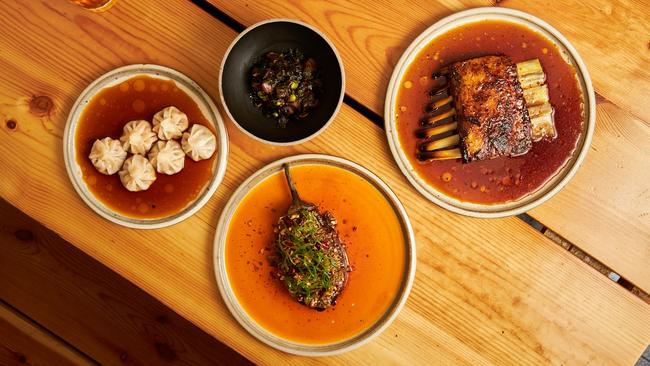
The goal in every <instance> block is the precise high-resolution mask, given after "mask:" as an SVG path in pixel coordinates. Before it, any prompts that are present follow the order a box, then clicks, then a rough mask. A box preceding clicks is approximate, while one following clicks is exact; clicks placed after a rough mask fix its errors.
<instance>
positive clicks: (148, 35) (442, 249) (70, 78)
mask: <svg viewBox="0 0 650 366" xmlns="http://www.w3.org/2000/svg"><path fill="white" fill-rule="evenodd" d="M0 3H1V5H2V6H3V9H4V11H3V12H2V13H0V20H2V21H3V23H4V24H13V21H14V20H16V19H19V20H20V24H21V28H20V31H18V28H16V29H13V30H12V31H11V32H5V33H2V34H0V49H2V50H3V56H4V57H2V58H0V69H2V70H7V71H6V72H5V73H3V74H2V75H0V80H1V81H2V85H3V87H2V88H0V139H2V142H3V143H2V144H0V163H1V164H2V166H3V167H4V170H3V179H2V180H0V195H1V196H2V197H3V198H5V199H6V200H8V201H9V202H10V203H12V204H13V205H14V206H17V207H18V208H20V209H21V210H23V211H24V212H26V213H28V214H29V215H30V216H32V217H33V218H35V219H37V220H38V221H40V222H42V223H44V224H45V225H46V226H48V227H49V228H51V229H53V230H54V231H56V232H57V233H59V234H60V235H61V236H62V237H63V238H64V239H66V240H68V241H70V242H71V243H73V244H74V245H76V246H77V247H78V248H80V249H81V250H83V251H84V252H86V253H87V254H89V255H91V256H92V257H94V258H95V259H97V260H99V261H100V262H102V263H103V264H105V265H107V266H108V267H110V268H111V269H113V270H115V271H116V272H118V273H119V274H121V275H122V276H124V277H126V278H127V279H129V280H131V281H132V282H134V283H135V284H136V285H138V286H140V287H141V288H142V289H144V290H145V291H147V292H148V293H150V294H152V295H153V296H154V297H156V298H158V299H159V300H161V301H162V302H163V303H165V304H166V305H167V306H169V307H170V308H172V309H173V310H174V311H176V312H177V313H179V314H180V315H182V316H184V317H185V318H187V319H188V320H190V321H192V322H193V323H194V324H196V325H198V326H199V327H201V328H202V329H204V330H205V331H206V332H208V333H210V334H212V335H213V336H215V337H216V338H218V339H219V340H221V341H222V342H224V343H226V344H227V345H229V346H231V347H233V348H235V349H236V350H237V351H239V352H240V353H242V354H244V355H245V356H246V357H247V358H249V359H251V360H252V361H254V362H256V363H263V364H279V363H287V364H289V363H298V362H301V361H304V359H303V358H300V357H296V356H291V355H287V354H284V353H281V352H278V351H275V350H273V349H271V348H269V347H267V346H264V345H263V344H261V343H260V342H257V341H256V340H254V339H253V338H252V337H251V336H250V335H248V334H247V333H246V332H245V331H244V330H243V328H241V327H240V326H239V325H238V324H237V323H236V322H235V321H234V320H233V318H232V317H231V316H230V314H229V313H228V311H227V309H226V307H225V306H224V304H223V302H222V301H221V299H220V297H219V294H218V291H217V287H216V284H215V281H214V274H213V266H212V263H211V258H212V246H213V243H212V240H213V236H214V230H215V223H216V221H217V218H218V216H219V214H220V212H221V209H222V208H223V205H224V204H225V202H226V200H227V198H228V197H229V195H230V194H231V193H232V191H233V190H234V189H235V188H236V187H237V186H238V185H239V184H240V183H241V182H242V181H243V180H244V179H245V178H246V177H247V176H248V175H250V174H251V173H252V172H253V171H254V170H255V169H257V168H259V167H261V166H262V165H264V164H265V163H268V162H270V161H273V160H275V159H277V158H280V157H284V156H288V155H293V154H296V153H301V152H322V153H329V154H334V155H338V156H342V157H345V158H349V159H351V160H353V161H355V162H358V163H360V164H362V165H364V166H366V167H368V168H369V169H370V170H372V171H373V172H375V173H376V174H377V175H379V176H380V177H381V178H382V179H383V180H384V181H385V182H387V183H388V184H389V186H390V187H392V188H393V190H394V191H395V192H396V194H397V195H398V197H399V198H400V199H401V200H402V202H403V203H404V205H405V206H406V208H407V211H408V214H409V216H410V217H411V220H412V223H413V226H414V228H415V231H416V239H417V242H418V264H417V266H418V267H417V268H418V272H417V275H416V280H415V283H414V286H413V291H412V293H411V297H410V298H409V300H408V302H407V304H406V307H405V308H404V310H403V311H402V312H401V313H400V315H399V316H398V317H397V319H396V321H395V322H394V323H393V325H392V326H391V327H389V328H388V329H387V330H386V331H385V332H384V333H383V334H382V335H381V336H380V337H378V338H377V339H376V340H374V341H373V342H371V343H369V344H368V345H366V346H364V347H362V348H360V349H358V350H356V351H353V352H350V353H347V354H344V355H341V356H336V357H329V358H319V359H314V360H311V361H312V362H313V363H315V364H318V363H323V364H324V363H328V364H350V363H367V364H374V363H377V362H380V361H381V362H384V363H406V364H410V363H427V362H430V361H431V360H436V361H437V362H439V363H441V364H450V363H454V364H471V365H477V364H517V365H522V364H540V363H549V364H562V363H565V364H585V363H591V364H612V363H621V364H632V363H634V362H635V361H636V360H637V359H638V357H639V355H640V354H641V352H642V351H643V349H645V347H646V345H647V344H648V343H650V329H649V328H648V327H647V326H646V324H648V323H650V307H648V306H647V304H645V303H643V302H641V301H640V300H639V299H638V298H636V297H635V296H633V295H632V294H630V293H629V292H627V291H625V290H624V289H622V288H621V287H620V286H618V285H617V284H615V283H613V282H611V281H609V280H608V279H606V278H605V277H604V276H602V275H600V274H599V273H597V272H595V271H593V270H592V269H591V268H589V267H588V266H587V265H586V264H584V263H582V262H581V261H580V260H579V259H577V258H575V257H573V256H572V255H571V254H570V253H568V252H567V251H564V250H561V249H560V248H558V247H557V246H556V245H555V244H554V243H552V242H551V241H550V240H548V239H547V238H545V237H544V236H543V235H541V234H540V233H539V232H537V231H535V230H533V229H532V228H531V227H530V226H528V225H526V224H525V223H523V222H522V221H520V220H518V219H516V218H510V219H504V220H489V221H488V220H475V219H469V218H465V217H460V216H457V215H452V214H450V213H448V212H446V211H444V210H442V209H440V208H438V207H437V206H435V205H433V204H429V203H427V202H424V201H423V200H422V198H421V197H420V196H419V195H418V194H417V193H416V192H415V190H414V189H413V188H411V187H410V186H409V185H408V183H407V182H406V180H405V179H404V178H403V177H402V175H401V174H400V172H399V170H398V169H397V167H396V166H395V164H394V162H393V160H392V157H391V156H390V154H389V152H388V149H387V146H386V144H385V137H384V133H383V131H382V130H381V129H379V128H378V127H376V126H374V125H372V124H371V123H370V122H369V121H368V120H366V119H364V118H363V117H362V116H361V115H359V114H358V113H356V112H355V111H354V110H352V109H351V108H349V107H347V106H344V107H343V108H342V110H341V113H340V115H339V116H338V117H337V118H336V120H335V121H334V123H333V124H332V126H331V127H330V128H328V130H326V131H325V132H324V133H323V134H322V135H321V136H319V137H318V138H316V139H314V140H312V141H311V142H309V143H306V144H303V145H300V146H296V147H288V148H279V147H271V146H267V145H263V144H260V143H257V142H255V141H253V140H252V139H250V138H248V137H246V136H245V135H243V134H242V133H241V132H239V131H238V130H237V129H236V128H235V127H233V125H232V122H230V121H227V125H228V132H229V137H230V143H231V145H230V147H231V155H230V157H229V159H228V164H229V165H228V171H227V174H226V178H225V180H224V182H223V184H222V185H221V187H219V189H218V190H217V192H216V194H215V195H214V196H213V198H212V199H211V200H210V201H209V203H208V204H207V205H206V206H205V207H204V208H203V209H202V210H200V211H199V212H198V213H197V214H196V215H195V216H193V217H191V218H190V219H188V220H186V221H184V222H182V223H179V224H177V225H175V226H173V227H170V228H166V229H160V230H153V231H137V230H132V229H127V228H123V227H119V226H116V225H114V224H111V223H109V222H107V221H105V220H103V219H101V218H100V217H98V216H97V215H95V214H94V213H93V212H92V211H91V210H90V209H89V208H87V207H86V206H85V205H84V203H83V202H82V201H81V199H79V197H77V195H76V194H75V192H74V190H73V189H72V187H71V184H70V183H69V181H68V178H67V175H66V173H65V168H64V163H63V161H62V146H61V135H62V131H63V128H64V125H65V119H66V116H67V112H68V111H69V109H70V107H71V105H72V103H73V101H74V100H75V99H76V97H77V95H78V94H79V93H80V92H81V90H83V88H85V86H86V85H87V84H88V83H89V82H91V81H92V80H94V79H95V78H96V77H98V76H99V75H101V74H102V73H103V72H106V71H108V70H110V69H112V68H115V67H117V66H121V65H124V64H129V63H140V62H152V63H159V64H162V65H165V66H169V67H173V68H176V69H178V70H180V71H181V72H184V73H186V74H187V75H188V76H190V77H191V78H193V79H194V80H196V81H197V82H198V83H199V84H200V85H202V86H203V87H204V88H205V89H206V90H207V91H208V93H209V94H211V95H212V96H213V97H214V98H215V99H217V98H216V96H217V68H218V65H219V62H220V61H221V57H222V55H223V52H224V51H225V49H226V47H227V46H228V44H229V43H230V42H231V41H232V40H233V39H234V37H235V36H236V34H235V33H234V32H233V31H232V30H230V29H228V28H227V27H226V26H225V25H224V24H222V23H220V22H219V21H217V20H216V19H214V18H213V17H211V16H209V15H208V14H207V13H205V12H203V11H202V10H201V9H199V8H198V7H196V6H194V5H193V4H191V3H188V2H185V1H180V0H178V1H169V2H168V3H166V4H161V3H160V2H158V1H155V0H144V1H135V0H133V1H129V0H122V1H120V2H119V3H118V5H117V6H115V7H114V8H113V9H112V10H111V11H110V12H109V13H105V14H100V15H97V14H91V13H88V12H84V11H82V10H80V9H78V8H76V7H74V6H71V5H69V4H67V3H65V2H63V3H55V4H53V3H52V2H50V1H40V2H29V3H26V2H25V3H22V2H21V3H16V2H9V1H5V0H3V1H1V2H0ZM170 9H173V12H172V11H170ZM42 29H48V32H47V33H44V32H42V31H41V30H42ZM36 54H37V55H38V57H34V55H36ZM35 101H38V103H36V102H35Z"/></svg>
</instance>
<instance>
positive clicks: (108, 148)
mask: <svg viewBox="0 0 650 366" xmlns="http://www.w3.org/2000/svg"><path fill="white" fill-rule="evenodd" d="M88 157H89V158H90V161H91V162H92V163H93V165H94V166H95V169H97V170H98V171H99V172H100V173H102V174H106V175H112V174H115V173H117V171H118V170H120V168H121V167H122V164H124V159H126V151H124V149H123V148H122V144H120V142H119V141H118V140H113V139H112V138H110V137H104V138H103V139H101V140H95V142H94V143H93V147H92V149H91V150H90V155H88Z"/></svg>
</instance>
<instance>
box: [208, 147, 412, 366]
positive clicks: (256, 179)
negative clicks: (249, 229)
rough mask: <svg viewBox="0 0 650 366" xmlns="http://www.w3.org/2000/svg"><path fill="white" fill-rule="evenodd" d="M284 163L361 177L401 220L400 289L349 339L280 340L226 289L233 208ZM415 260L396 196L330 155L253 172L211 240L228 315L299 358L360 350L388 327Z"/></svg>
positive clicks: (408, 285) (409, 231) (405, 218)
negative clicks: (402, 262)
mask: <svg viewBox="0 0 650 366" xmlns="http://www.w3.org/2000/svg"><path fill="white" fill-rule="evenodd" d="M284 163H290V164H291V166H299V165H313V164H323V165H331V166H336V167H339V168H343V169H346V170H348V171H350V172H352V173H354V174H356V175H358V176H360V177H362V178H364V179H365V180H366V181H368V182H369V183H371V184H372V185H373V186H374V187H375V188H377V189H378V190H379V191H380V192H382V194H383V195H384V197H385V198H386V200H388V202H390V203H391V205H392V206H393V209H394V210H395V213H396V214H397V217H399V219H400V221H401V225H402V231H403V233H404V243H405V245H406V248H405V253H406V260H405V268H404V275H403V280H402V285H401V287H400V290H399V292H398V294H397V295H396V296H395V299H394V300H393V303H392V305H391V306H390V308H389V309H388V310H387V311H386V313H385V314H384V315H383V316H382V317H381V318H380V319H379V320H378V321H377V322H375V323H374V324H373V325H372V326H370V327H369V328H368V329H366V330H365V331H363V332H362V333H361V334H359V335H357V336H355V337H353V338H351V339H347V340H343V341H340V342H336V343H331V344H325V345H309V344H303V343H297V342H292V341H288V340H286V339H283V338H281V337H279V336H277V335H275V334H273V333H271V332H269V331H268V330H266V329H264V328H263V327H262V326H260V325H259V324H258V323H257V322H256V321H255V320H254V319H253V318H251V317H250V316H249V315H248V314H247V313H246V311H245V310H244V309H243V308H242V306H241V305H240V304H239V301H238V300H237V297H236V296H235V294H234V293H233V290H232V288H231V286H230V282H229V280H228V271H227V270H226V263H225V248H226V245H225V244H226V236H227V234H228V228H229V226H230V220H231V218H232V216H233V214H234V213H235V211H236V209H237V207H238V206H239V204H240V203H241V201H242V199H244V197H246V195H247V194H248V192H250V191H251V190H252V189H253V188H254V187H255V186H257V185H258V184H259V183H260V182H262V181H264V180H265V179H266V178H267V177H269V176H271V175H273V174H275V173H277V172H279V171H281V170H282V164H284ZM415 259H416V258H415V237H414V235H413V229H412V228H411V223H410V221H409V219H408V216H407V215H406V211H405V210H404V207H403V206H402V204H401V203H400V201H399V200H398V199H397V196H395V194H394V193H393V192H392V191H391V190H390V188H388V186H387V185H386V183H384V182H382V181H381V180H380V179H379V178H378V177H377V176H376V175H375V174H373V173H372V172H370V171H369V170H368V169H366V168H364V167H362V166H360V165H359V164H356V163H353V162H351V161H349V160H345V159H342V158H339V157H334V156H330V155H320V154H305V155H297V156H291V157H288V158H284V159H281V160H278V161H275V162H273V163H271V164H269V165H267V166H265V167H263V168H262V169H260V170H258V171H257V172H255V173H254V174H253V175H251V176H250V177H249V178H248V179H246V181H244V183H242V184H241V185H240V186H239V188H237V190H236V191H235V193H233V195H232V197H230V200H228V203H226V206H225V208H224V209H223V212H222V213H221V217H220V218H219V223H218V225H217V232H216V234H215V237H214V270H215V275H216V277H217V285H218V286H219V291H220V292H221V297H222V298H223V300H224V302H225V303H226V306H227V307H228V309H229V310H230V312H231V313H232V315H233V316H234V317H235V319H236V320H237V321H238V322H239V324H241V326H242V327H244V329H246V330H247V331H248V332H249V333H250V334H252V335H253V336H254V337H255V338H257V339H259V340H260V341H262V342H264V343H266V344H268V345H269V346H271V347H273V348H276V349H279V350H281V351H284V352H288V353H293V354H297V355H303V356H327V355H334V354H339V353H343V352H347V351H350V350H352V349H355V348H357V347H360V346H361V345H363V344H365V343H367V342H369V341H370V340H371V339H372V338H374V337H376V336H378V335H379V334H380V333H381V332H382V331H383V330H384V329H386V328H387V327H388V326H389V325H390V323H391V322H392V321H393V319H395V317H396V316H397V314H398V313H399V311H400V310H401V309H402V307H403V306H404V303H405V302H406V299H407V297H408V295H409V292H410V291H411V286H412V284H413V278H414V276H415V262H416V260H415Z"/></svg>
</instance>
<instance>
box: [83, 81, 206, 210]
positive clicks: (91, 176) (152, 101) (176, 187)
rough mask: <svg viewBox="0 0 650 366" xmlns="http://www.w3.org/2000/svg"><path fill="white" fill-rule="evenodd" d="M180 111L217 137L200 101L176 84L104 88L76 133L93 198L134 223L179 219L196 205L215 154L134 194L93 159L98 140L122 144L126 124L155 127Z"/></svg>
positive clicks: (187, 164) (129, 83) (136, 83)
mask: <svg viewBox="0 0 650 366" xmlns="http://www.w3.org/2000/svg"><path fill="white" fill-rule="evenodd" d="M168 106H176V107H177V108H178V109H180V110H181V111H183V112H184V113H185V114H187V117H188V120H189V124H190V127H191V126H192V124H194V123H200V124H202V125H204V126H206V127H208V128H210V130H211V131H212V133H214V134H215V135H216V133H215V131H214V128H213V126H212V124H211V123H210V122H209V121H208V120H206V118H205V117H204V116H203V114H202V113H201V110H200V109H199V107H198V106H197V105H196V102H194V100H192V98H191V97H190V96H189V95H187V94H186V93H185V92H184V91H183V90H181V89H180V88H178V87H177V86H176V84H175V83H174V81H172V80H162V79H156V78H151V77H148V76H136V77H133V78H131V79H128V80H125V81H124V82H122V83H120V84H118V85H115V86H112V87H108V88H105V89H102V90H101V91H100V92H99V93H97V95H95V96H94V97H93V98H92V99H91V100H90V102H89V103H88V105H87V106H86V108H85V110H84V112H83V114H82V115H81V117H80V119H79V122H78V126H77V132H76V137H75V138H76V143H77V156H76V158H77V163H78V164H79V166H80V167H81V171H82V174H83V179H84V181H85V182H86V185H87V187H88V189H89V190H90V191H91V193H92V194H93V195H94V196H95V197H96V198H97V199H99V200H100V201H101V202H102V203H103V204H104V205H106V206H108V207H110V208H111V209H112V210H115V211H117V212H119V213H121V214H123V215H125V216H128V217H133V218H144V219H152V218H161V217H167V216H171V215H174V214H176V213H178V212H180V211H181V210H183V208H185V207H186V206H187V205H188V204H190V203H191V202H193V201H194V200H195V199H196V198H197V197H198V195H199V194H200V193H201V191H202V190H203V188H204V187H205V186H206V184H207V183H208V181H210V179H211V177H212V168H213V165H214V159H215V156H216V153H215V155H213V156H212V157H211V158H210V159H206V160H202V161H199V162H195V161H194V160H192V159H190V158H188V157H186V158H185V166H184V168H183V170H181V171H180V172H179V173H177V174H174V175H166V174H161V173H156V181H155V182H154V183H153V184H152V185H151V187H149V189H148V190H146V191H141V192H130V191H129V190H127V189H126V188H124V186H123V185H122V183H121V182H120V177H119V175H118V174H117V173H116V174H113V175H104V174H101V173H99V172H98V171H97V170H96V169H95V167H94V166H93V165H92V162H91V161H90V159H89V158H88V155H89V154H90V150H91V148H92V145H93V143H94V142H95V140H96V139H101V138H104V137H107V136H108V137H111V138H113V139H119V137H120V136H121V135H122V128H123V127H124V125H125V124H126V123H127V122H129V121H132V120H137V119H144V120H147V121H149V122H151V120H152V118H153V115H154V114H155V113H156V112H158V111H159V110H161V109H163V108H165V107H168Z"/></svg>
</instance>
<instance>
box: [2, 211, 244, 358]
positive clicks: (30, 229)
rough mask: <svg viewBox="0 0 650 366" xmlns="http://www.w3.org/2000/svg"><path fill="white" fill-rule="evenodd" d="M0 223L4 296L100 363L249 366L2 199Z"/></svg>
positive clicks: (238, 356) (221, 345)
mask: <svg viewBox="0 0 650 366" xmlns="http://www.w3.org/2000/svg"><path fill="white" fill-rule="evenodd" d="M0 222H1V223H2V224H0V242H2V243H3V244H2V245H1V246H0V298H2V299H3V300H4V301H6V302H8V303H10V304H11V305H12V306H14V307H16V308H18V309H20V311H21V312H23V313H25V314H27V315H28V316H29V317H30V318H31V319H33V320H35V321H37V322H38V323H39V324H40V325H42V326H44V327H46V328H47V329H48V330H50V331H52V332H54V333H55V334H56V335H57V336H59V337H61V338H63V339H65V340H66V341H67V342H68V343H70V344H73V345H74V346H75V347H76V348H77V349H79V350H81V351H82V352H84V353H85V354H86V355H89V356H91V357H92V358H93V359H94V360H95V361H98V362H99V363H101V364H103V365H112V364H120V363H124V362H128V364H130V365H159V364H163V363H164V364H166V365H207V364H210V365H248V364H250V362H248V361H247V360H246V359H245V358H243V357H242V356H241V355H239V354H237V353H236V352H234V351H233V350H231V349H229V348H228V347H226V346H224V345H223V344H222V343H220V342H218V341H217V340H215V339H214V338H213V337H211V336H209V335H207V334H206V333H204V332H202V331H201V330H199V329H198V328H196V327H195V326H193V325H192V324H191V323H189V322H188V321H187V320H185V319H183V318H181V317H180V316H179V315H178V314H176V313H174V312H173V311H171V310H169V309H168V308H167V307H165V306H164V305H162V304H160V303H159V302H158V301H156V300H155V299H153V298H152V297H151V296H149V295H147V294H146V293H145V292H143V291H142V290H140V289H138V288H137V287H135V286H134V285H133V284H131V283H129V282H128V281H126V280H125V279H124V278H122V277H120V276H119V275H117V274H116V273H114V272H112V271H111V270H109V269H108V268H106V267H104V266H103V265H101V264H100V263H98V262H96V261H95V260H93V259H92V258H90V257H88V256H86V255H85V254H83V253H82V252H81V251H79V250H78V249H76V248H74V247H73V246H72V245H71V244H69V243H67V242H66V241H65V240H63V239H61V238H60V237H59V236H58V235H56V234H54V233H53V232H52V231H50V230H48V229H46V228H44V227H43V226H42V225H40V224H38V223H37V222H36V221H34V220H33V219H30V218H29V217H27V216H26V215H25V214H23V213H22V212H20V211H19V210H17V209H16V208H14V207H12V206H11V205H9V204H8V203H6V202H5V201H3V200H0ZM0 313H1V311H0ZM2 338H3V337H0V343H1V342H2ZM8 338H13V336H8ZM27 354H29V353H27ZM27 358H28V359H29V357H27ZM0 364H3V363H2V361H0ZM51 364H54V363H51Z"/></svg>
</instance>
